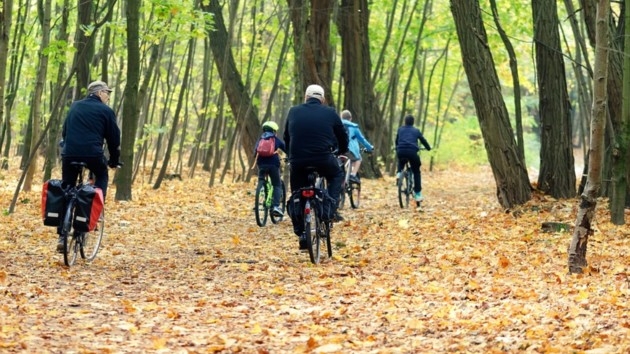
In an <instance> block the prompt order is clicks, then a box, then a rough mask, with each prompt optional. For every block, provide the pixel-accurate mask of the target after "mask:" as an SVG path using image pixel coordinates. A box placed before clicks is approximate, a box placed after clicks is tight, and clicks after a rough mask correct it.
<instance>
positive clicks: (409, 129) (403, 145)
mask: <svg viewBox="0 0 630 354" xmlns="http://www.w3.org/2000/svg"><path fill="white" fill-rule="evenodd" d="M418 140H420V142H421V143H422V145H424V147H425V148H426V149H427V151H429V150H431V145H429V142H428V141H427V139H425V138H424V135H422V133H421V132H420V130H418V128H416V127H414V126H413V125H403V126H402V127H400V128H398V132H397V133H396V152H400V151H411V152H414V153H417V152H418V151H419V150H420V148H419V147H418Z"/></svg>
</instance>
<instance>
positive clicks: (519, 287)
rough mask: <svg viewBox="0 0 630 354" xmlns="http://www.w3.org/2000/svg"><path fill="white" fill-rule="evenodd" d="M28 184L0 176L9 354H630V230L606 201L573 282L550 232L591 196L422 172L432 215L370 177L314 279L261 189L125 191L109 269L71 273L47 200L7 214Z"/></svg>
mask: <svg viewBox="0 0 630 354" xmlns="http://www.w3.org/2000/svg"><path fill="white" fill-rule="evenodd" d="M18 173H19V172H18V171H14V172H6V171H0V203H1V208H2V210H3V214H2V215H0V352H2V353H22V352H28V353H141V352H142V353H166V352H168V353H446V352H448V353H628V352H630V255H628V250H629V249H630V228H628V227H627V226H622V227H617V226H614V225H612V224H611V223H610V222H609V215H608V213H607V212H606V208H607V204H606V201H601V203H599V204H598V206H597V210H598V213H597V216H596V218H595V228H596V232H595V234H594V235H593V236H592V237H591V238H590V240H589V248H588V261H589V263H590V265H589V267H587V268H586V269H585V273H584V274H581V275H568V274H567V269H568V268H567V247H568V245H569V241H570V239H571V235H572V226H571V228H570V229H569V231H568V232H558V233H543V232H542V230H541V224H542V223H543V222H545V221H557V222H564V223H568V224H569V225H573V223H574V221H575V218H576V209H577V206H578V199H577V198H575V199H571V200H562V201H558V200H553V199H552V198H548V197H543V196H541V195H539V194H536V195H535V196H534V198H533V199H532V201H531V202H529V203H527V204H526V205H524V206H522V207H519V208H518V209H517V210H511V211H504V210H502V209H501V207H500V206H499V204H498V202H497V198H496V195H495V184H494V180H493V178H492V174H491V171H490V170H489V168H487V167H486V168H475V169H467V170H464V169H449V170H444V171H433V172H429V171H426V170H424V166H423V187H424V190H423V194H424V196H425V198H426V200H425V201H424V202H423V209H422V211H418V210H415V209H413V208H411V209H401V208H400V207H399V206H398V202H397V199H396V188H395V181H394V179H393V178H392V177H384V178H382V179H378V180H367V179H365V180H364V181H363V191H364V193H363V195H362V200H361V207H360V209H357V210H343V216H344V217H345V221H343V222H341V223H337V224H335V225H334V228H333V231H332V238H333V244H334V247H333V248H334V255H333V258H332V259H330V260H327V261H325V262H324V263H322V264H320V265H317V266H315V265H312V264H311V263H310V262H309V259H308V254H307V253H303V252H300V251H299V250H298V242H297V238H296V237H295V236H293V234H292V229H291V225H290V221H287V220H285V221H283V222H282V223H280V224H278V225H273V224H271V223H268V225H267V226H266V227H263V228H260V227H258V226H256V222H255V219H254V215H253V212H252V206H253V200H254V198H253V195H252V194H253V191H254V182H253V181H252V182H251V183H227V184H224V185H221V186H218V187H214V188H209V187H208V182H207V181H208V180H207V176H205V177H199V178H195V179H192V180H187V179H184V181H178V180H172V181H165V182H164V183H163V185H162V187H161V188H160V189H159V190H153V189H152V188H151V185H149V184H138V185H136V186H134V190H133V196H134V200H133V201H129V202H115V201H114V200H113V199H114V195H115V186H112V187H111V189H110V191H109V196H108V202H107V205H106V208H107V214H106V215H107V218H106V227H105V233H106V235H105V238H104V242H103V245H102V249H101V251H100V253H99V255H98V256H97V258H96V260H95V261H94V262H92V263H89V264H88V263H85V262H82V261H81V260H79V261H78V263H77V265H75V266H73V267H71V268H68V267H65V266H64V265H63V257H62V255H60V254H57V253H56V252H55V244H56V235H55V230H54V229H53V228H49V227H45V226H43V224H42V222H41V216H40V194H41V187H39V186H38V187H37V188H35V189H34V190H33V191H31V192H28V193H26V192H23V193H21V194H20V197H19V202H18V204H17V207H16V209H15V212H14V213H12V214H10V215H8V214H7V213H6V210H7V208H8V206H9V203H10V201H11V199H12V197H13V193H14V190H15V186H16V184H17V182H16V181H17V180H18V178H19V176H18ZM629 216H630V215H629Z"/></svg>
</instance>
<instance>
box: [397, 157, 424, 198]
mask: <svg viewBox="0 0 630 354" xmlns="http://www.w3.org/2000/svg"><path fill="white" fill-rule="evenodd" d="M396 184H397V185H398V203H399V204H400V207H401V208H407V207H409V200H410V199H411V198H412V197H413V194H414V192H413V185H414V182H413V172H412V171H411V165H410V164H409V160H404V168H403V170H402V171H401V173H400V178H398V180H397V181H396ZM416 206H418V207H419V206H420V202H416Z"/></svg>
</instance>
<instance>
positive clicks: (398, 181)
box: [396, 172, 402, 186]
mask: <svg viewBox="0 0 630 354" xmlns="http://www.w3.org/2000/svg"><path fill="white" fill-rule="evenodd" d="M400 177H402V174H401V173H400V172H396V185H397V186H399V185H400Z"/></svg>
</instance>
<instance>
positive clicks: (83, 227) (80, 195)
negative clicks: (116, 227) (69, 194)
mask: <svg viewBox="0 0 630 354" xmlns="http://www.w3.org/2000/svg"><path fill="white" fill-rule="evenodd" d="M102 211H103V191H102V190H101V189H100V188H95V187H94V186H92V185H89V184H86V185H83V186H82V187H81V189H79V190H78V192H77V203H76V207H75V213H74V221H73V222H72V227H74V229H75V230H76V231H79V232H90V231H93V230H94V229H95V228H96V224H97V223H98V219H99V218H100V217H101V212H102Z"/></svg>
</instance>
